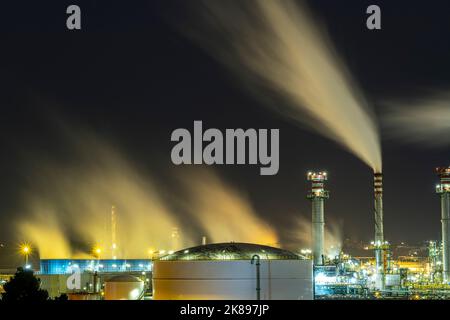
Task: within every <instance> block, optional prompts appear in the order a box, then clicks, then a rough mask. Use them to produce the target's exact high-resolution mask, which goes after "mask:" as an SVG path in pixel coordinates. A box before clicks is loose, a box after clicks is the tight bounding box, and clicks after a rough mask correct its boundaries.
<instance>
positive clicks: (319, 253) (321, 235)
mask: <svg viewBox="0 0 450 320" xmlns="http://www.w3.org/2000/svg"><path fill="white" fill-rule="evenodd" d="M307 179H308V181H311V192H310V193H308V196H307V197H308V199H310V200H311V203H312V250H313V257H314V265H323V264H324V261H323V257H324V243H325V219H324V202H325V199H328V198H329V194H328V190H325V189H324V181H326V180H327V173H326V172H308V175H307Z"/></svg>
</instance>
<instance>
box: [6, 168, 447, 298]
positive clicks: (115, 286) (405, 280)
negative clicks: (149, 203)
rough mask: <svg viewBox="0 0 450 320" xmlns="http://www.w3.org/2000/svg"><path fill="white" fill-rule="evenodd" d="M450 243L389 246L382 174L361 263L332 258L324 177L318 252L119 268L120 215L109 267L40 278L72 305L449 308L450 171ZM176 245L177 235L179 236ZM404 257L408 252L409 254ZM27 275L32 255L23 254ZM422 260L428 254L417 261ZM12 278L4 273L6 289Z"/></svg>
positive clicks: (154, 258) (317, 212) (187, 257)
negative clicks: (378, 302) (397, 302)
mask: <svg viewBox="0 0 450 320" xmlns="http://www.w3.org/2000/svg"><path fill="white" fill-rule="evenodd" d="M436 173H437V175H438V177H439V183H438V184H437V186H436V193H437V195H438V196H439V198H440V202H441V223H442V240H441V241H435V240H433V241H427V242H426V243H424V244H423V245H422V246H421V247H418V248H411V247H409V248H407V246H406V245H404V244H402V245H403V247H402V245H397V246H394V245H391V244H390V243H389V242H388V241H386V238H385V235H384V228H383V175H382V173H381V172H376V173H374V238H373V241H371V243H370V244H367V245H364V248H363V250H364V251H363V252H366V254H362V255H359V254H355V255H354V256H352V255H350V254H348V253H346V252H340V253H339V254H338V255H337V256H329V255H327V254H326V252H327V248H326V247H325V243H326V242H325V221H326V214H325V212H326V211H325V204H326V201H327V199H329V196H330V193H329V191H328V190H327V189H326V185H325V184H326V181H327V180H328V175H327V172H325V171H317V172H314V171H310V172H308V173H307V180H308V181H309V182H310V183H311V190H310V192H309V193H308V194H307V195H306V198H307V199H308V200H309V201H310V202H311V208H312V215H311V227H312V228H311V230H312V232H311V248H308V249H299V250H298V252H291V251H287V250H283V249H281V248H275V247H272V246H265V245H260V244H252V243H238V242H236V243H235V242H229V243H210V244H207V243H206V238H205V237H203V239H202V243H201V244H200V245H199V246H196V247H191V248H184V249H181V250H178V251H169V252H166V251H163V250H161V251H155V252H152V254H151V256H150V257H148V258H146V259H118V258H117V256H116V254H117V252H116V234H115V225H116V212H115V208H114V207H113V209H112V213H111V220H112V224H111V225H112V239H111V240H112V253H111V259H100V258H99V255H97V256H96V257H95V258H92V259H41V260H40V267H39V268H36V269H37V270H36V274H37V277H38V278H40V279H41V286H42V288H43V289H46V290H47V291H48V292H49V295H50V297H57V296H59V295H61V294H63V293H66V294H67V295H68V296H69V299H73V300H99V299H105V300H122V299H125V300H138V299H143V300H147V299H153V300H177V299H194V300H195V299H198V300H201V299H206V300H216V299H225V300H227V299H249V300H252V299H255V300H259V299H260V300H280V299H287V300H312V299H414V300H419V299H450V251H449V250H450V248H449V245H450V230H449V229H450V166H449V167H440V168H437V169H436ZM172 235H173V236H172V238H176V239H178V230H174V231H173V232H172ZM400 249H402V250H403V251H401V250H400ZM22 251H23V253H24V255H25V256H26V267H28V254H29V251H30V248H29V247H24V248H23V250H22ZM419 251H420V252H419ZM12 273H13V272H9V273H8V272H6V271H4V272H2V274H1V275H0V283H1V282H2V283H4V281H6V280H7V279H8V277H9V276H10V275H11V274H12Z"/></svg>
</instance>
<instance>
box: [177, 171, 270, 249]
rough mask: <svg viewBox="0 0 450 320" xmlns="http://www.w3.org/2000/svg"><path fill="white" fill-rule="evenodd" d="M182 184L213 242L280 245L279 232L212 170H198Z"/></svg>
mask: <svg viewBox="0 0 450 320" xmlns="http://www.w3.org/2000/svg"><path fill="white" fill-rule="evenodd" d="M182 183H183V184H184V186H185V188H186V189H187V190H190V192H189V196H190V198H191V199H193V201H191V202H190V203H189V204H188V207H187V208H186V209H187V210H188V211H189V212H190V214H191V215H192V216H193V217H195V218H196V219H197V220H198V221H199V222H200V224H201V226H202V227H203V228H204V230H205V231H206V232H207V235H208V238H209V239H211V240H212V242H230V241H239V242H251V243H259V244H264V245H270V246H278V239H277V235H276V232H275V231H274V230H273V229H272V228H271V227H269V225H268V224H266V223H264V222H263V221H262V220H261V219H260V218H258V215H257V214H256V212H255V211H254V210H253V208H252V206H251V204H250V201H249V200H248V199H246V197H245V196H244V195H243V194H242V191H241V192H240V191H239V190H238V189H237V188H236V187H232V186H230V185H227V184H226V183H225V182H223V181H221V180H220V179H219V178H218V177H217V176H216V175H214V174H213V173H212V172H211V171H206V170H203V171H197V172H195V174H194V173H191V174H190V175H187V176H185V177H183V179H182Z"/></svg>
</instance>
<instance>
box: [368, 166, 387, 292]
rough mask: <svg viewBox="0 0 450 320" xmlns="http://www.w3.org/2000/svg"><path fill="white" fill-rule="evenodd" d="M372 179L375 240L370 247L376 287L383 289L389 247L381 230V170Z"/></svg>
mask: <svg viewBox="0 0 450 320" xmlns="http://www.w3.org/2000/svg"><path fill="white" fill-rule="evenodd" d="M373 180H374V183H373V186H374V195H375V208H374V209H375V210H374V211H375V241H373V242H372V249H374V250H375V271H376V275H377V283H376V286H377V287H378V289H384V275H385V271H386V261H385V252H386V250H388V249H389V244H388V242H387V241H384V231H383V174H382V173H381V172H375V173H374V175H373Z"/></svg>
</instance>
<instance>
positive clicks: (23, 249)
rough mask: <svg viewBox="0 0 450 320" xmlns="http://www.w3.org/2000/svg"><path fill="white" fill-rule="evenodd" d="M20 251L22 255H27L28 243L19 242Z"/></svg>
mask: <svg viewBox="0 0 450 320" xmlns="http://www.w3.org/2000/svg"><path fill="white" fill-rule="evenodd" d="M20 253H21V254H23V255H29V254H31V246H30V245H29V244H26V243H24V244H21V245H20Z"/></svg>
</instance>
